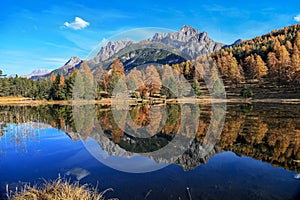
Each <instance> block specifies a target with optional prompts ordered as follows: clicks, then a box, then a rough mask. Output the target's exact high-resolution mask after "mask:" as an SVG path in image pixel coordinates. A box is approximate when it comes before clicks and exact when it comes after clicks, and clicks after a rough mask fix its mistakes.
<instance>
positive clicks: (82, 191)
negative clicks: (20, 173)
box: [6, 177, 113, 200]
mask: <svg viewBox="0 0 300 200" xmlns="http://www.w3.org/2000/svg"><path fill="white" fill-rule="evenodd" d="M109 191H113V190H112V189H107V190H104V191H102V192H99V191H98V189H97V188H95V187H91V186H89V185H87V184H84V185H80V184H79V182H74V183H71V182H70V181H69V180H65V179H62V178H60V177H58V178H57V179H56V180H53V181H44V184H43V185H42V186H37V185H34V186H30V185H24V186H23V187H22V189H21V190H18V189H17V188H16V189H15V191H11V190H9V186H8V185H6V198H7V199H8V200H32V199H37V200H38V199H43V200H53V199H57V200H65V199H68V200H78V199H80V200H104V199H105V197H104V195H105V193H107V192H109Z"/></svg>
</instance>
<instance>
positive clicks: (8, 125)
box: [0, 104, 300, 199]
mask: <svg viewBox="0 0 300 200" xmlns="http://www.w3.org/2000/svg"><path fill="white" fill-rule="evenodd" d="M299 111H300V105H278V104H273V105H272V104H254V105H227V108H225V107H224V106H222V105H220V106H219V107H218V106H217V108H211V107H205V106H199V105H189V104H187V105H170V106H156V107H153V106H152V107H150V106H144V107H131V108H128V107H126V106H124V105H123V107H122V106H120V107H114V108H109V107H101V106H93V105H90V106H73V107H72V106H58V105H52V106H38V107H29V106H27V107H13V106H2V107H0V124H1V125H0V189H1V192H2V194H4V193H5V186H6V184H9V187H10V188H11V189H13V188H15V187H16V186H18V187H20V186H21V185H22V184H23V183H25V182H26V183H28V182H30V183H32V184H41V183H42V182H43V179H46V180H48V179H55V178H57V177H58V176H59V175H60V176H62V177H66V178H70V179H71V180H72V181H77V180H79V182H80V183H82V184H84V183H88V184H91V185H94V186H96V185H98V187H99V189H100V190H105V189H107V188H113V189H114V191H113V192H109V193H107V195H106V196H107V197H118V198H119V199H297V198H299V197H300V175H298V173H300V162H299V161H300V112H299ZM220 130H222V131H221V132H220ZM187 188H189V191H190V196H191V198H190V197H189V194H188V190H187Z"/></svg>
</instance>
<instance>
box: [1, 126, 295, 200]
mask: <svg viewBox="0 0 300 200" xmlns="http://www.w3.org/2000/svg"><path fill="white" fill-rule="evenodd" d="M15 128H16V127H15V125H8V128H7V130H8V132H7V133H6V134H4V135H3V136H2V137H1V141H0V144H1V149H2V151H3V153H1V154H0V160H1V162H0V177H1V179H0V185H1V191H4V188H5V184H7V183H9V184H11V185H12V186H14V185H17V183H18V182H19V181H21V182H28V181H32V182H42V178H45V179H54V178H57V177H58V174H61V175H62V176H66V177H68V178H72V180H76V176H77V178H80V179H81V180H80V183H91V184H94V185H96V184H97V183H99V189H100V190H103V189H106V188H110V187H112V188H113V189H114V192H111V193H109V194H108V195H109V196H111V197H119V198H120V199H144V197H145V196H146V194H147V193H148V192H149V191H151V192H150V195H149V197H148V199H178V197H180V198H181V199H188V196H187V191H186V187H189V188H191V195H192V197H193V199H204V198H207V199H220V198H221V197H222V198H223V199H232V198H233V199H241V198H243V199H274V198H278V199H291V198H293V197H294V195H295V194H296V192H297V190H298V189H299V188H300V185H299V179H296V178H295V176H296V175H297V173H295V172H292V171H287V170H284V169H282V168H275V167H273V166H272V165H271V164H268V163H264V162H261V161H257V160H255V159H252V158H248V157H239V156H237V155H236V154H234V153H232V152H224V153H220V154H217V155H214V156H213V157H212V158H211V159H209V161H208V163H207V164H205V165H204V164H201V165H200V166H198V167H197V168H195V169H194V170H191V171H186V172H185V171H183V170H182V168H181V167H180V166H178V165H169V166H166V167H165V168H163V169H160V170H157V171H154V172H150V173H141V174H133V173H126V172H120V171H117V170H115V169H112V168H110V167H108V166H106V165H104V164H102V163H101V162H98V160H96V159H95V158H94V157H93V156H92V155H91V154H90V153H89V152H88V151H87V150H86V149H85V148H84V142H80V141H77V142H74V141H72V140H71V139H70V138H69V137H68V136H67V135H66V134H65V133H63V132H62V131H59V130H57V129H55V128H46V129H40V130H37V129H30V130H33V132H30V134H31V135H30V136H28V137H25V138H23V139H21V142H23V143H21V144H20V145H22V144H23V145H25V147H26V151H20V149H19V147H18V144H17V143H15V140H14V139H12V138H14V137H13V136H16V132H15V130H16V129H15ZM86 142H87V143H90V144H94V146H93V145H92V146H93V148H94V150H99V156H101V157H102V159H103V160H106V161H109V162H110V163H114V164H115V165H116V166H117V165H118V164H119V165H125V162H127V161H128V160H130V162H128V163H126V165H127V167H129V168H131V167H141V166H143V167H148V166H151V165H157V164H156V163H155V162H154V161H152V160H150V159H149V158H145V157H142V156H137V155H135V156H133V157H131V158H120V157H117V156H109V155H108V153H107V152H105V151H103V150H101V148H99V146H98V147H97V143H96V142H95V141H94V140H92V139H87V141H86ZM137 163H139V165H137V166H136V165H135V164H137ZM79 169H80V170H79ZM70 170H71V171H70ZM72 170H73V171H72ZM68 172H69V176H67V175H66V173H68ZM82 172H83V173H84V174H82ZM72 173H73V176H72Z"/></svg>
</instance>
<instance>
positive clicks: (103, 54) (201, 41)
mask: <svg viewBox="0 0 300 200" xmlns="http://www.w3.org/2000/svg"><path fill="white" fill-rule="evenodd" d="M149 42H150V43H151V42H159V43H163V44H165V45H168V46H171V47H173V48H176V49H178V50H180V51H182V52H183V53H185V54H187V55H189V56H191V57H192V58H193V59H194V58H196V57H197V56H199V55H202V54H207V53H211V52H213V51H215V50H219V49H221V48H222V47H223V46H224V44H222V43H218V42H214V41H213V40H212V39H210V38H209V37H208V36H207V33H206V32H200V31H199V30H197V29H195V28H193V27H190V26H183V27H182V28H181V30H180V31H178V32H173V33H166V34H159V33H156V34H155V35H154V36H153V37H152V38H149V39H148V40H145V41H140V42H138V43H136V42H133V41H132V40H130V39H126V40H119V41H115V42H108V44H107V45H106V46H104V47H102V48H101V50H100V51H99V53H98V55H97V56H96V57H95V58H93V59H92V61H93V62H94V63H99V62H103V61H105V60H108V59H109V58H111V57H112V56H113V55H115V54H116V53H118V52H119V51H120V50H122V49H123V48H125V47H127V46H130V45H131V44H141V46H143V43H149Z"/></svg>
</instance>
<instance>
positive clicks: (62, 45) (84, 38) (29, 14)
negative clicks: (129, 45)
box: [0, 0, 300, 75]
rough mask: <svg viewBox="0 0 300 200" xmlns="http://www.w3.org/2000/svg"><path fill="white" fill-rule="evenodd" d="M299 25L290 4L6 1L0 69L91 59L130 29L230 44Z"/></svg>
mask: <svg viewBox="0 0 300 200" xmlns="http://www.w3.org/2000/svg"><path fill="white" fill-rule="evenodd" d="M297 23H300V1H289V0H286V1H261V0H259V1H258V0H253V1H237V0H228V1H224V0H205V1H201V0H198V1H192V0H185V1H179V0H172V1H167V0H160V1H153V0H152V1H146V0H145V1H143V0H140V1H124V0H110V1H104V0H103V1H101V0H84V1H70V0H42V1H41V0H26V1H24V0H10V1H3V2H1V10H0V36H1V37H0V69H1V70H2V71H3V72H4V73H5V74H18V75H23V74H29V73H30V72H31V71H33V70H34V69H40V68H45V69H50V70H53V69H56V68H59V67H61V66H62V65H63V64H64V63H66V62H67V61H68V59H69V58H70V57H71V56H78V57H80V58H81V59H86V58H88V56H89V55H90V53H91V52H92V50H93V49H95V48H96V47H97V46H98V47H99V45H100V46H101V45H103V44H105V43H106V42H107V41H108V40H112V39H114V38H119V37H117V36H120V35H121V36H122V35H126V34H124V33H126V31H130V30H134V31H133V33H134V34H131V36H132V37H135V36H136V38H132V39H140V38H141V36H144V37H146V36H147V37H148V36H149V35H151V34H153V33H154V32H155V31H157V32H165V31H166V30H174V31H177V30H180V28H181V27H182V26H183V25H189V26H193V27H194V28H197V29H199V30H200V31H206V32H207V33H208V36H209V37H210V38H212V39H213V40H215V41H217V42H223V43H225V44H231V43H233V42H234V41H235V40H237V39H239V38H241V39H244V40H246V39H251V38H253V37H256V36H259V35H262V34H265V33H268V32H270V31H271V30H273V29H280V28H283V27H285V26H288V25H293V24H297ZM147 27H152V28H147ZM144 28H146V29H144ZM141 30H143V31H141ZM139 34H140V35H139ZM138 36H140V37H138ZM120 38H121V37H120ZM121 39H122V38H121Z"/></svg>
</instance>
